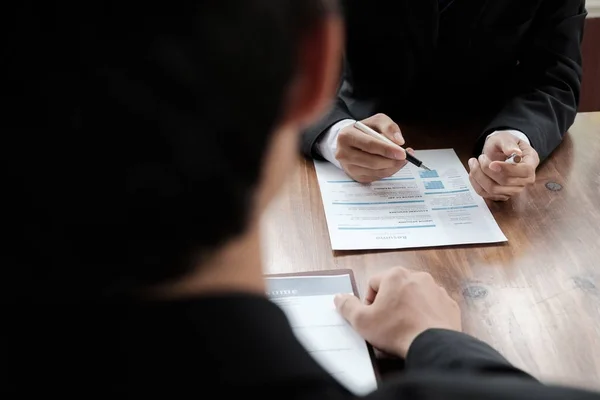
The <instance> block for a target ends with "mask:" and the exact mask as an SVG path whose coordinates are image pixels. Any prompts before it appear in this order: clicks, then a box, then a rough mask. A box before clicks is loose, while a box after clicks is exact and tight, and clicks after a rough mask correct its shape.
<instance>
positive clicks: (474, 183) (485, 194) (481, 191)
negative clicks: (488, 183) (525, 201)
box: [469, 175, 509, 201]
mask: <svg viewBox="0 0 600 400" xmlns="http://www.w3.org/2000/svg"><path fill="white" fill-rule="evenodd" d="M469 181H470V182H471V186H473V189H475V192H477V194H478V195H480V196H481V197H483V198H484V199H490V200H493V201H507V200H508V199H509V197H508V196H492V195H490V194H489V193H488V192H486V191H485V190H484V189H483V188H482V187H481V185H480V184H479V183H477V181H476V180H475V179H473V177H472V176H471V175H469Z"/></svg>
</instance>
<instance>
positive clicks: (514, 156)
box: [504, 153, 522, 164]
mask: <svg viewBox="0 0 600 400" xmlns="http://www.w3.org/2000/svg"><path fill="white" fill-rule="evenodd" d="M521 158H522V157H521V156H520V155H518V154H517V153H512V154H511V155H510V157H508V158H507V159H506V160H505V161H504V162H506V163H509V164H518V163H520V162H521Z"/></svg>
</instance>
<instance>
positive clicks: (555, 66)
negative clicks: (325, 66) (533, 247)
mask: <svg viewBox="0 0 600 400" xmlns="http://www.w3.org/2000/svg"><path fill="white" fill-rule="evenodd" d="M343 4H344V14H345V16H346V20H347V45H346V51H345V57H344V69H343V74H342V80H341V86H340V88H339V91H338V96H337V101H336V103H335V106H334V107H333V108H332V109H331V111H330V112H329V113H328V114H327V115H326V116H325V117H324V118H322V119H321V120H320V121H319V122H317V123H316V124H314V126H312V127H311V128H310V129H308V130H307V131H306V133H305V135H304V139H303V150H304V153H305V154H306V155H307V156H308V157H314V158H317V159H326V160H328V161H330V162H331V163H333V164H334V165H336V166H338V167H339V168H342V169H343V170H344V171H345V172H346V173H347V174H348V175H349V176H350V177H352V178H353V179H355V180H357V181H359V182H372V181H375V180H379V179H381V178H386V177H388V176H390V175H393V174H395V173H396V172H398V170H399V169H400V168H402V167H403V166H404V165H406V160H405V158H406V155H405V153H404V150H402V149H400V148H398V147H397V146H394V145H391V144H387V143H383V142H380V141H377V140H376V139H373V138H370V137H369V136H367V135H365V134H363V133H362V132H361V131H359V130H358V129H356V128H355V127H354V126H353V123H354V122H355V121H356V120H362V122H363V123H365V124H366V125H369V126H371V127H372V128H373V129H375V130H378V131H379V132H381V133H382V134H384V135H386V136H387V137H388V138H389V139H390V140H392V141H394V142H395V143H396V144H398V145H400V146H402V145H404V144H405V139H406V140H407V141H408V143H409V144H410V143H411V140H413V141H414V138H411V137H410V136H409V137H403V134H402V132H401V130H400V128H399V126H398V124H400V125H403V124H407V125H421V126H422V125H427V126H430V127H431V126H432V125H433V126H434V127H440V128H442V131H443V130H444V128H447V126H448V125H451V126H457V127H460V126H465V124H469V125H471V126H472V125H473V124H474V123H475V125H479V128H480V129H481V131H480V135H479V137H478V139H476V140H475V139H473V140H474V143H473V145H474V157H473V158H471V159H470V160H469V168H470V180H471V183H472V185H473V187H474V189H475V190H476V191H477V193H479V194H480V195H481V196H483V197H485V198H489V199H492V200H499V201H504V200H508V199H509V198H511V197H513V196H515V195H517V194H519V193H521V192H522V191H523V190H524V188H525V187H527V186H528V185H529V184H531V183H533V182H535V173H536V168H537V167H538V165H539V163H540V160H544V159H545V158H546V157H548V156H549V155H550V154H551V153H552V151H553V150H554V149H555V148H556V147H557V146H558V145H559V144H560V143H561V141H562V137H563V135H564V134H565V132H566V131H567V130H568V129H569V127H570V126H571V125H572V123H573V121H574V119H575V115H576V113H577V107H578V104H579V92H580V85H581V73H582V66H581V40H582V36H583V26H584V22H585V16H586V11H585V0H489V1H481V0H480V1H474V0H420V1H398V0H370V1H362V0H346V1H344V2H343ZM413 143H414V142H413ZM409 151H410V150H409ZM513 153H517V154H520V155H522V156H523V157H522V162H521V163H519V164H516V165H515V164H511V163H506V162H505V160H506V159H507V158H508V157H509V156H510V155H511V154H513Z"/></svg>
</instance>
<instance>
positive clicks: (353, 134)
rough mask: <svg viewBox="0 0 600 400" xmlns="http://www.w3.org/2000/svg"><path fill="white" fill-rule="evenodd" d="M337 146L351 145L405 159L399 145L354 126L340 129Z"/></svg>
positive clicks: (372, 152) (404, 154)
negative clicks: (374, 136) (370, 134)
mask: <svg viewBox="0 0 600 400" xmlns="http://www.w3.org/2000/svg"><path fill="white" fill-rule="evenodd" d="M338 147H339V148H342V147H353V148H355V149H359V150H362V151H365V152H367V153H371V154H376V155H380V156H382V157H387V158H391V159H393V160H404V159H406V153H405V152H404V149H402V148H401V147H397V146H394V145H391V144H389V143H386V142H384V141H383V140H379V139H375V138H373V137H371V136H369V135H367V134H366V133H363V132H361V131H359V130H358V129H356V128H354V127H348V128H346V129H342V131H341V132H340V134H339V135H338Z"/></svg>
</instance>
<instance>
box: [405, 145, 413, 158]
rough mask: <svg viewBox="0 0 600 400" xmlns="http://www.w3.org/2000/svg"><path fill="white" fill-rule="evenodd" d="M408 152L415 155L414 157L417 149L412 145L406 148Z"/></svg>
mask: <svg viewBox="0 0 600 400" xmlns="http://www.w3.org/2000/svg"><path fill="white" fill-rule="evenodd" d="M406 152H407V153H408V154H410V155H411V156H413V157H414V155H415V150H414V149H413V148H412V147H409V148H407V149H406Z"/></svg>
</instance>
